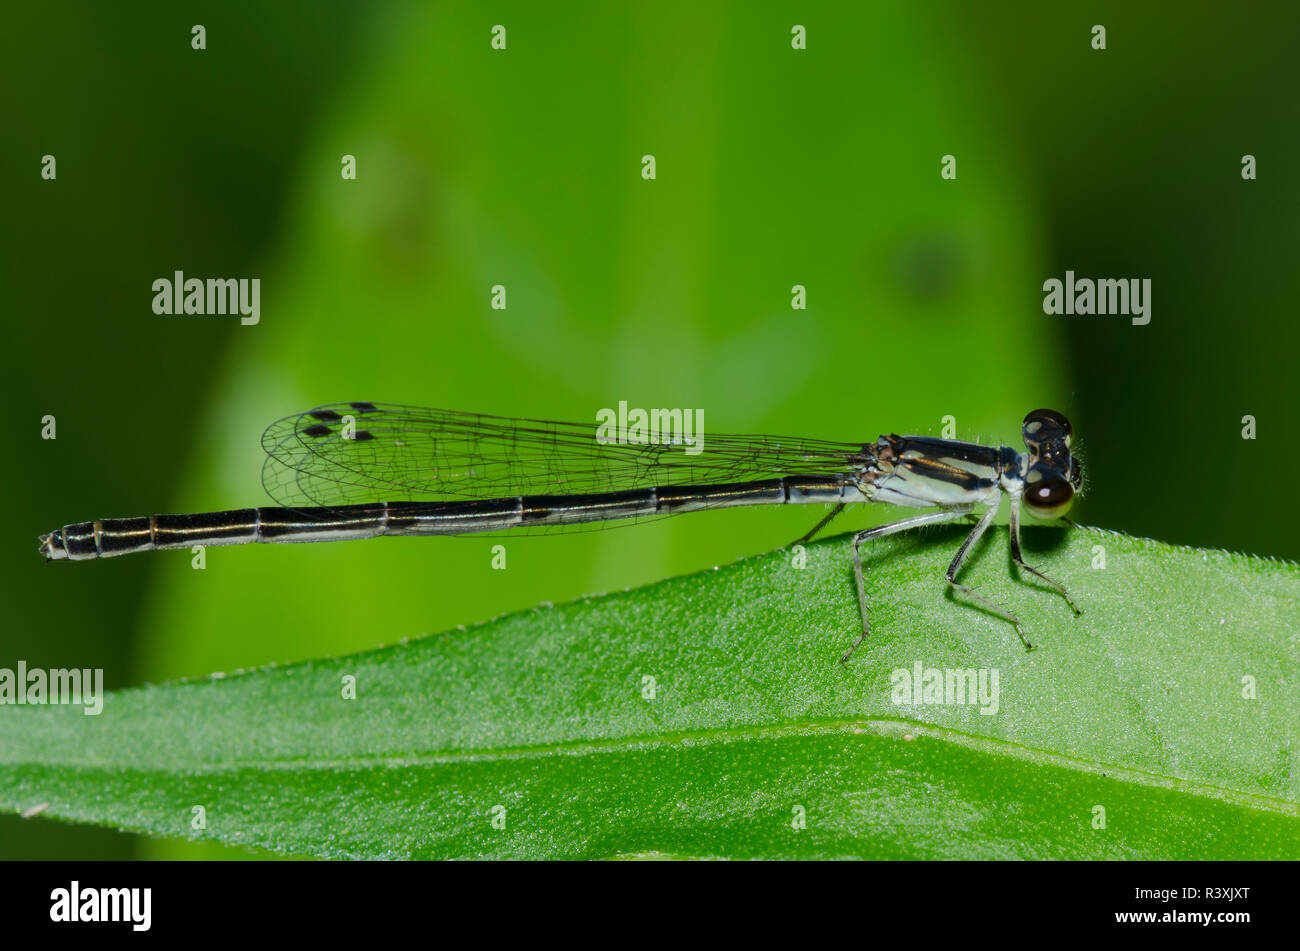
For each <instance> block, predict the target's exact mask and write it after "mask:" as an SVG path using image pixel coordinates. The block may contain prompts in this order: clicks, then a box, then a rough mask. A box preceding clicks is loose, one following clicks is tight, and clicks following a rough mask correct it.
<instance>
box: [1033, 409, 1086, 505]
mask: <svg viewBox="0 0 1300 951" xmlns="http://www.w3.org/2000/svg"><path fill="white" fill-rule="evenodd" d="M1023 432H1024V436H1025V446H1026V447H1027V448H1028V449H1029V465H1028V466H1027V468H1026V472H1025V494H1024V503H1025V506H1026V508H1027V509H1028V511H1029V514H1030V515H1032V516H1034V517H1035V518H1039V519H1053V518H1060V517H1061V516H1063V515H1065V514H1066V513H1067V512H1068V511H1070V506H1071V505H1073V504H1074V496H1075V493H1076V491H1077V490H1078V489H1079V488H1080V487H1081V486H1082V485H1083V469H1082V467H1081V466H1080V465H1079V461H1078V460H1077V459H1075V458H1074V455H1073V454H1072V453H1071V452H1070V439H1071V437H1072V436H1073V435H1074V428H1073V427H1072V426H1071V425H1070V421H1069V420H1068V419H1066V418H1065V417H1064V416H1062V415H1061V414H1060V413H1058V412H1057V411H1056V410H1054V409H1036V410H1034V411H1033V412H1032V413H1030V414H1029V415H1028V416H1026V417H1025V422H1024V426H1023Z"/></svg>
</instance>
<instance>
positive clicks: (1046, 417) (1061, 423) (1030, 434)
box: [1022, 409, 1074, 446]
mask: <svg viewBox="0 0 1300 951" xmlns="http://www.w3.org/2000/svg"><path fill="white" fill-rule="evenodd" d="M1022 431H1023V432H1024V434H1025V445H1027V446H1038V445H1042V444H1043V443H1045V442H1050V441H1051V440H1054V439H1063V440H1065V444H1066V445H1067V446H1068V445H1069V444H1070V436H1071V435H1073V434H1074V427H1072V426H1071V425H1070V421H1069V420H1068V419H1066V418H1065V417H1064V416H1062V415H1061V414H1060V413H1058V412H1057V411H1056V410H1054V409H1036V410H1034V411H1033V412H1032V413H1030V414H1029V415H1027V416H1026V417H1025V421H1024V423H1023V425H1022Z"/></svg>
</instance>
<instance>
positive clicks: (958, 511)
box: [840, 505, 971, 664]
mask: <svg viewBox="0 0 1300 951" xmlns="http://www.w3.org/2000/svg"><path fill="white" fill-rule="evenodd" d="M970 511H971V507H970V506H969V505H963V506H961V507H960V508H955V509H948V510H947V511H943V512H931V513H929V514H927V515H913V516H911V517H910V518H904V519H900V520H898V521H897V522H890V523H889V524H888V525H878V526H877V527H875V528H869V529H867V530H866V531H865V532H858V533H857V534H856V535H854V536H853V574H854V576H855V577H856V578H857V581H858V608H859V610H861V612H862V633H861V634H859V635H858V637H857V639H856V640H855V641H854V642H853V645H852V646H851V647H850V648H849V649H848V650H846V651H845V652H844V656H843V657H841V658H840V663H841V664H843V663H847V662H848V659H849V658H850V657H852V656H853V652H854V651H855V650H857V649H858V645H859V644H861V643H862V642H863V641H865V640H866V639H867V635H868V634H870V633H871V624H870V623H869V622H868V621H867V591H866V586H865V584H864V582H863V580H862V553H861V552H860V551H859V548H860V547H861V545H862V543H863V542H867V541H871V540H872V539H875V538H884V537H885V536H886V535H896V534H898V533H899V532H905V531H907V530H908V529H912V528H920V527H921V526H922V525H935V524H938V523H939V522H953V521H956V520H957V519H959V518H963V517H965V516H966V515H969V514H970Z"/></svg>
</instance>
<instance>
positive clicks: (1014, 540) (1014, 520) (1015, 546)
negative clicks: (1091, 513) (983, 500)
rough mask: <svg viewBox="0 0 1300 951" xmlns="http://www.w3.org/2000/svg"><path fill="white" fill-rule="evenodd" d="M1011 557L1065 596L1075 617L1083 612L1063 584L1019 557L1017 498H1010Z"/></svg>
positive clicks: (1018, 510)
mask: <svg viewBox="0 0 1300 951" xmlns="http://www.w3.org/2000/svg"><path fill="white" fill-rule="evenodd" d="M1071 524H1073V523H1071ZM1011 557H1012V559H1014V560H1015V563H1016V564H1017V565H1019V566H1020V567H1021V568H1024V569H1025V570H1026V571H1028V572H1029V573H1030V574H1032V575H1035V576H1037V577H1039V578H1041V579H1042V580H1043V581H1046V582H1047V583H1048V584H1050V585H1051V586H1052V587H1053V588H1055V589H1056V591H1057V593H1058V594H1060V596H1061V597H1063V598H1065V603H1066V604H1068V605H1069V606H1070V609H1071V610H1072V611H1074V616H1075V617H1078V616H1079V615H1080V614H1082V613H1083V612H1082V611H1080V610H1079V608H1078V606H1077V605H1076V604H1075V603H1074V599H1073V598H1071V597H1070V593H1069V592H1068V591H1066V590H1065V585H1063V584H1061V583H1060V582H1059V581H1055V580H1053V579H1051V578H1049V577H1047V575H1045V574H1043V573H1042V572H1041V571H1039V570H1038V569H1037V568H1035V567H1034V566H1032V565H1027V564H1025V559H1024V558H1022V557H1021V555H1020V499H1018V498H1014V499H1012V500H1011Z"/></svg>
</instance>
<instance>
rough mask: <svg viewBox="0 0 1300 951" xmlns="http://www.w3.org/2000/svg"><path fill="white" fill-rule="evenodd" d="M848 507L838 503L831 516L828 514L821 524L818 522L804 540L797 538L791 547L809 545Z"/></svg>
mask: <svg viewBox="0 0 1300 951" xmlns="http://www.w3.org/2000/svg"><path fill="white" fill-rule="evenodd" d="M846 505H848V503H847V502H839V503H837V504H836V505H835V508H833V509H831V510H830V514H828V515H827V516H826V517H825V518H824V519H822V520H821V521H820V522H818V523H817V524H816V525H814V526H813V527H812V531H810V532H808V534H806V535H804V536H803V537H802V538H797V539H795V540H794V541H792V542H791V543H790V544H791V545H803V544H805V543H807V542H810V541H812V540H813V536H814V535H816V534H817V533H818V532H820V531H821V530H822V529H823V528H825V527H826V526H827V525H829V524H830V523H831V520H832V519H834V518H835V516H837V515H839V514H840V513H841V512H843V511H844V506H846Z"/></svg>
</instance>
